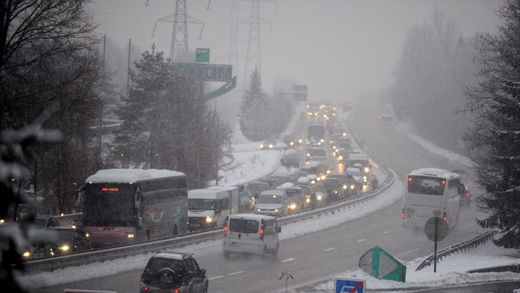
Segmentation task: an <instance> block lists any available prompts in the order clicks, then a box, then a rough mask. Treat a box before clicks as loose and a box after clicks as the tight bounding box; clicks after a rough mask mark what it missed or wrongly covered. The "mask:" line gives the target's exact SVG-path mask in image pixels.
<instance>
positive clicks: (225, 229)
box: [224, 224, 228, 236]
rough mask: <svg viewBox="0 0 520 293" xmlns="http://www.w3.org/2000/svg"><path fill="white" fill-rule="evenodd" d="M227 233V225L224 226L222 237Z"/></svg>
mask: <svg viewBox="0 0 520 293" xmlns="http://www.w3.org/2000/svg"><path fill="white" fill-rule="evenodd" d="M227 232H228V225H227V224H224V236H226V235H227Z"/></svg>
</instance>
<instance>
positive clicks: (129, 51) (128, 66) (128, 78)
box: [126, 39, 132, 97]
mask: <svg viewBox="0 0 520 293" xmlns="http://www.w3.org/2000/svg"><path fill="white" fill-rule="evenodd" d="M131 60H132V39H128V62H127V67H126V97H129V96H130V62H131Z"/></svg>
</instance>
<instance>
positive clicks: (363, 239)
mask: <svg viewBox="0 0 520 293" xmlns="http://www.w3.org/2000/svg"><path fill="white" fill-rule="evenodd" d="M365 241H367V240H366V239H365V238H362V239H358V240H357V242H358V243H361V242H365Z"/></svg>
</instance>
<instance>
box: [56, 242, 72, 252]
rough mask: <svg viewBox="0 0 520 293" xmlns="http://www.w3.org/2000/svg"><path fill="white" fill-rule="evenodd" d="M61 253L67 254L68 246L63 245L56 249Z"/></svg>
mask: <svg viewBox="0 0 520 293" xmlns="http://www.w3.org/2000/svg"><path fill="white" fill-rule="evenodd" d="M58 248H59V249H60V250H61V251H62V252H67V251H69V250H70V246H69V245H68V244H63V245H60V247H58Z"/></svg>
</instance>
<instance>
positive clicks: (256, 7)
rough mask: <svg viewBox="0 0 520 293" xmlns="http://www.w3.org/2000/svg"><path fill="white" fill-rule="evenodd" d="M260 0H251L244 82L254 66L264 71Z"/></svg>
mask: <svg viewBox="0 0 520 293" xmlns="http://www.w3.org/2000/svg"><path fill="white" fill-rule="evenodd" d="M260 26H261V24H260V0H251V17H250V18H249V35H248V38H247V51H246V64H245V69H244V82H246V80H247V77H248V76H249V71H251V70H253V68H256V69H258V71H260V72H261V71H262V52H261V49H262V47H261V45H262V44H261V34H260Z"/></svg>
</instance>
